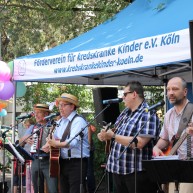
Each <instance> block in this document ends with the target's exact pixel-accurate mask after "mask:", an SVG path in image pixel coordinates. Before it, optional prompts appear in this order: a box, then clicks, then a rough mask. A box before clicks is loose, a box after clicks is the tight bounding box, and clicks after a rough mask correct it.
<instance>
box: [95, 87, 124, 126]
mask: <svg viewBox="0 0 193 193" xmlns="http://www.w3.org/2000/svg"><path fill="white" fill-rule="evenodd" d="M114 98H118V89H117V88H112V87H104V88H94V89H93V99H94V107H95V116H97V115H98V114H99V115H98V116H97V118H96V121H97V124H100V125H101V126H102V125H103V121H105V122H107V123H109V122H111V123H112V124H114V123H115V121H116V119H117V117H118V116H119V114H120V110H119V104H118V103H113V104H110V106H109V107H108V108H107V109H105V110H104V111H103V112H102V113H101V111H102V110H103V109H104V108H105V107H106V106H107V105H103V103H102V102H103V100H108V99H114Z"/></svg>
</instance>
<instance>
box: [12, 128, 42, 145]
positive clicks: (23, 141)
mask: <svg viewBox="0 0 193 193" xmlns="http://www.w3.org/2000/svg"><path fill="white" fill-rule="evenodd" d="M44 126H45V125H41V127H39V128H38V130H37V131H34V132H33V133H31V134H30V135H29V136H28V137H27V138H25V139H24V140H22V141H21V142H20V143H18V144H17V145H16V147H18V146H21V145H22V144H23V143H25V142H26V141H27V139H29V138H30V137H32V136H33V135H34V134H35V133H38V132H39V131H40V129H41V128H43V127H44Z"/></svg>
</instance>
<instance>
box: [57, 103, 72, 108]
mask: <svg viewBox="0 0 193 193" xmlns="http://www.w3.org/2000/svg"><path fill="white" fill-rule="evenodd" d="M67 105H71V104H70V103H68V104H59V105H58V107H65V106H67Z"/></svg>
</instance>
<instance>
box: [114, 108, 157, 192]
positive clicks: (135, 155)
mask: <svg viewBox="0 0 193 193" xmlns="http://www.w3.org/2000/svg"><path fill="white" fill-rule="evenodd" d="M155 113H156V111H155V110H153V113H152V114H151V115H150V117H149V119H148V120H147V121H146V122H145V123H144V124H143V125H142V126H141V128H140V129H139V130H138V131H137V133H136V134H135V135H134V136H133V139H132V140H131V141H130V142H129V144H128V145H127V146H126V147H125V148H124V150H123V151H122V152H121V154H120V155H119V157H118V158H117V160H119V159H120V158H121V156H122V155H123V154H124V153H125V151H126V150H127V149H128V148H129V147H130V146H131V144H132V143H134V144H135V148H134V157H135V158H134V160H135V165H134V168H135V193H137V143H138V139H137V137H138V135H139V133H140V132H141V131H142V129H143V128H144V126H145V125H146V124H147V122H149V120H150V119H151V117H152V116H153V115H154V114H155Z"/></svg>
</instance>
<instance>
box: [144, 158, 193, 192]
mask: <svg viewBox="0 0 193 193" xmlns="http://www.w3.org/2000/svg"><path fill="white" fill-rule="evenodd" d="M142 164H143V167H144V168H145V169H146V171H147V174H148V176H149V178H150V179H151V180H152V181H155V182H158V183H159V184H166V183H169V182H174V183H175V184H176V185H178V183H180V182H182V183H183V182H184V183H188V182H189V183H192V182H193V172H191V171H193V160H143V161H142ZM176 192H178V188H177V191H176Z"/></svg>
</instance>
